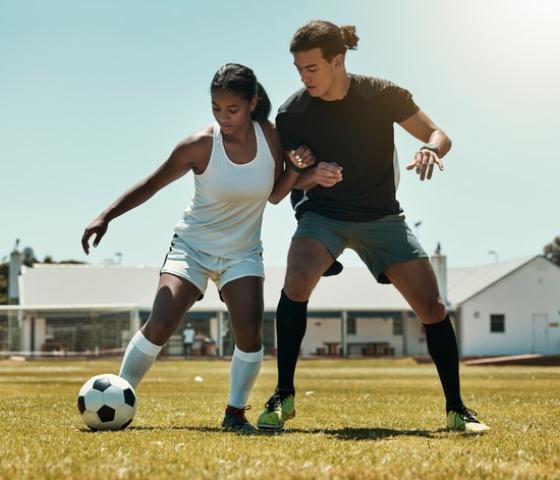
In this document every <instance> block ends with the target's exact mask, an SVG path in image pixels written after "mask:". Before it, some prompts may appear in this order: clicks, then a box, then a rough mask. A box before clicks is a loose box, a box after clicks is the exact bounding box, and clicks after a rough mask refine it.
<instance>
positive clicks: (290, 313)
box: [276, 290, 307, 398]
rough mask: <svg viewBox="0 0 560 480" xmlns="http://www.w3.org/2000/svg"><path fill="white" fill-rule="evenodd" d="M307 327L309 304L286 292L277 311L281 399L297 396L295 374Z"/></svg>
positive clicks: (279, 389)
mask: <svg viewBox="0 0 560 480" xmlns="http://www.w3.org/2000/svg"><path fill="white" fill-rule="evenodd" d="M306 327H307V302H294V301H293V300H290V299H289V298H288V297H287V296H286V294H285V293H284V290H282V294H281V296H280V301H279V302H278V308H277V309H276V341H277V347H278V348H277V352H278V355H277V356H278V358H277V362H278V386H277V387H276V389H277V391H278V392H279V393H280V397H282V398H285V397H286V396H288V395H295V388H294V373H295V370H296V363H297V359H298V355H299V350H300V348H301V342H302V341H303V336H304V335H305V329H306Z"/></svg>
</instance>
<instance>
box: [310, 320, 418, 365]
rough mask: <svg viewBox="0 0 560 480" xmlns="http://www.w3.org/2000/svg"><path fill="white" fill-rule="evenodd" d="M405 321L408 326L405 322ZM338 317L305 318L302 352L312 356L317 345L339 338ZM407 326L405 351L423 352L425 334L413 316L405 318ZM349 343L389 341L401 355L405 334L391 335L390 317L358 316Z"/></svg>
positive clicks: (323, 345)
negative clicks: (305, 329) (353, 333)
mask: <svg viewBox="0 0 560 480" xmlns="http://www.w3.org/2000/svg"><path fill="white" fill-rule="evenodd" d="M407 322H408V325H406V323H407ZM340 327H341V320H340V319H339V318H308V319H307V331H306V334H305V338H304V340H303V344H302V349H301V354H302V355H304V356H308V355H315V354H316V352H317V348H326V345H325V342H340V341H341V330H340ZM405 328H407V329H408V330H407V334H408V337H407V340H408V354H409V355H425V354H427V349H426V346H425V337H424V334H423V332H422V330H421V328H420V322H419V321H418V320H417V319H416V318H414V317H412V318H409V319H408V320H407V321H406V320H405ZM347 339H348V343H349V344H351V343H369V342H388V343H389V344H390V345H391V346H392V347H393V348H394V349H395V355H403V354H404V335H393V320H392V319H391V318H387V319H385V318H382V317H376V318H357V319H356V334H355V335H348V336H347Z"/></svg>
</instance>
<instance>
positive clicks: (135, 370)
mask: <svg viewBox="0 0 560 480" xmlns="http://www.w3.org/2000/svg"><path fill="white" fill-rule="evenodd" d="M160 350H161V347H160V346H159V345H156V344H155V343H152V342H150V341H149V340H148V339H147V338H146V337H145V336H144V334H143V333H142V331H141V330H138V331H137V332H136V334H135V335H134V337H132V340H130V343H129V344H128V347H126V351H125V352H124V357H123V361H122V364H121V371H120V372H119V376H120V377H122V378H124V379H125V380H127V381H128V383H130V384H131V385H132V386H133V387H134V388H136V386H137V385H138V384H139V383H140V380H142V378H143V377H144V375H146V372H147V371H148V370H149V369H150V367H151V366H152V365H153V363H154V362H155V360H156V357H157V356H158V353H159V352H160Z"/></svg>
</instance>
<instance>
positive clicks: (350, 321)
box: [346, 317, 356, 335]
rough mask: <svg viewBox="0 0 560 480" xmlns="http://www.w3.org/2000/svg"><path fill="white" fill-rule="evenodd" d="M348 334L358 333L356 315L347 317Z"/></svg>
mask: <svg viewBox="0 0 560 480" xmlns="http://www.w3.org/2000/svg"><path fill="white" fill-rule="evenodd" d="M346 334H347V335H356V317H348V318H347V319H346Z"/></svg>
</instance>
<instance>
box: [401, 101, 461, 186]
mask: <svg viewBox="0 0 560 480" xmlns="http://www.w3.org/2000/svg"><path fill="white" fill-rule="evenodd" d="M399 125H400V126H401V127H403V128H404V129H405V130H406V131H407V132H408V133H410V134H411V135H412V136H413V137H416V138H417V139H418V140H421V141H422V142H424V143H425V145H424V146H422V147H420V149H419V150H418V151H417V152H416V154H415V155H414V160H413V161H412V162H411V163H410V164H408V165H407V166H406V169H407V170H412V169H413V168H415V169H416V173H417V174H418V175H420V180H424V179H425V178H427V179H428V180H429V179H430V178H432V173H433V170H434V165H437V166H438V167H439V169H440V170H441V171H443V162H442V161H441V159H442V158H443V157H444V156H445V155H446V154H447V153H448V152H449V150H451V139H450V138H449V137H448V136H447V134H446V133H445V132H444V131H443V130H442V129H441V128H439V127H438V126H437V125H436V124H435V123H434V122H433V121H432V120H431V119H430V117H428V115H426V114H425V113H424V112H422V111H421V110H420V111H419V112H417V113H415V114H414V115H412V116H411V117H409V118H407V119H406V120H404V121H402V122H401V123H400V124H399Z"/></svg>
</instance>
